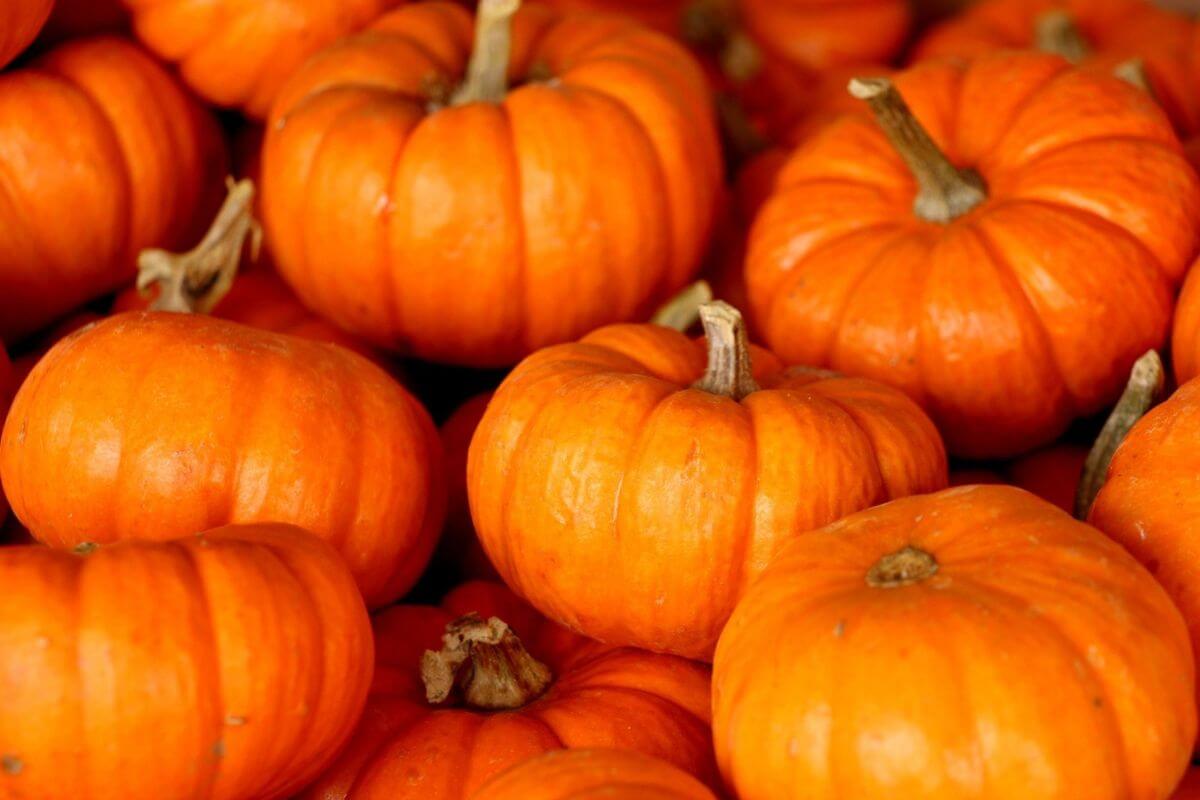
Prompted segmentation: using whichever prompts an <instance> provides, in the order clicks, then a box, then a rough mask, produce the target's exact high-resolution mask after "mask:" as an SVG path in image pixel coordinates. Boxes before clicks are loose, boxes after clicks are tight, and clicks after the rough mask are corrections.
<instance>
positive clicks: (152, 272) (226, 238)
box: [137, 179, 262, 314]
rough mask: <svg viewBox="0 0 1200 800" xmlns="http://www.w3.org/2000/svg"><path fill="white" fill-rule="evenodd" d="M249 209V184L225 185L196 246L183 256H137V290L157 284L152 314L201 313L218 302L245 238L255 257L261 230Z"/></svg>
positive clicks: (155, 253) (251, 193) (152, 252)
mask: <svg viewBox="0 0 1200 800" xmlns="http://www.w3.org/2000/svg"><path fill="white" fill-rule="evenodd" d="M253 205H254V183H253V182H252V181H250V180H248V179H243V180H240V181H238V182H237V183H233V182H232V181H230V183H229V196H228V197H226V198H225V203H224V204H223V205H222V206H221V210H220V211H219V212H218V213H217V216H216V219H214V220H213V224H212V227H210V228H209V229H208V233H206V234H205V235H204V238H203V239H202V240H201V241H200V244H198V245H196V246H195V247H194V248H192V249H191V250H189V251H188V252H186V253H168V252H167V251H166V250H158V249H149V250H143V251H142V252H141V254H140V255H138V277H137V288H138V291H141V292H145V291H147V290H148V289H149V288H150V287H151V286H154V285H157V286H158V297H156V298H155V299H154V302H152V303H151V304H150V308H151V309H152V310H154V311H176V312H180V313H185V314H190V313H199V314H207V313H208V312H209V311H211V310H212V309H213V307H214V306H215V305H216V304H217V303H219V302H220V301H221V298H222V297H224V296H225V295H226V294H227V293H228V292H229V289H230V287H232V286H233V279H234V276H235V275H237V270H238V264H239V263H241V260H242V248H243V246H244V245H245V242H246V238H247V237H250V246H251V257H252V258H257V257H258V248H259V245H260V243H261V241H262V230H261V229H260V228H259V227H258V224H257V223H256V222H255V221H254V217H253V216H252V210H253Z"/></svg>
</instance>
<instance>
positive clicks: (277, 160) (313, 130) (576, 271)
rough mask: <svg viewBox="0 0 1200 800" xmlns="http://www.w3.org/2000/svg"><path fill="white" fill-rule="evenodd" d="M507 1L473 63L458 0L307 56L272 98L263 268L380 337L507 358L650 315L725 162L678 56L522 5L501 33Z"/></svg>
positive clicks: (692, 242)
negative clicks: (268, 263)
mask: <svg viewBox="0 0 1200 800" xmlns="http://www.w3.org/2000/svg"><path fill="white" fill-rule="evenodd" d="M515 5H516V3H515V2H505V0H487V2H485V3H484V5H483V9H484V11H483V12H482V13H481V15H480V17H479V21H478V30H477V34H478V36H479V37H480V38H481V39H482V40H483V41H485V42H486V43H487V46H486V47H478V48H477V49H476V52H475V54H474V56H471V53H470V51H469V48H468V46H467V43H468V42H469V41H470V37H471V18H470V15H469V14H468V13H467V12H466V11H464V10H463V9H462V8H460V7H458V6H455V5H452V4H448V3H442V2H432V3H421V4H416V5H412V6H406V7H404V8H401V9H400V10H398V11H395V12H393V13H391V14H388V15H386V16H384V17H382V18H380V19H379V20H378V21H377V22H376V23H375V24H374V25H373V26H372V27H371V29H370V30H368V31H367V32H365V33H363V34H362V35H360V36H357V37H351V38H349V39H346V40H344V41H343V42H341V43H339V44H337V45H335V46H333V47H331V48H329V49H327V50H325V51H324V52H322V53H321V54H320V55H318V56H316V57H315V58H313V59H312V60H311V61H309V63H308V64H307V65H306V66H305V67H304V68H303V69H302V70H300V72H298V73H297V74H296V75H295V76H294V77H293V78H292V80H291V81H289V82H288V85H287V87H286V89H285V90H284V92H283V94H282V96H281V97H280V99H279V102H278V103H277V105H276V107H275V109H274V111H273V113H272V117H271V123H270V125H269V126H268V130H267V139H266V144H265V149H264V154H263V213H264V217H265V224H266V228H267V239H268V242H269V243H270V245H271V246H272V250H273V255H274V257H275V259H276V260H277V262H278V266H279V270H280V272H281V274H282V275H283V277H284V278H285V279H286V280H287V281H288V282H289V283H290V284H291V285H292V288H294V289H295V290H296V292H297V294H298V295H299V296H300V299H301V300H303V301H304V302H305V304H307V305H308V306H310V307H311V308H313V309H315V310H317V311H319V312H321V313H322V314H323V315H324V316H327V317H328V318H329V319H331V320H333V321H334V322H336V323H337V324H338V325H340V326H342V327H343V328H345V329H347V330H349V331H352V332H355V333H358V334H360V335H362V336H364V337H365V338H367V339H369V340H371V341H373V342H375V343H377V344H379V345H382V346H385V347H391V348H402V349H409V350H411V351H412V352H414V353H415V354H417V355H418V356H420V357H422V358H425V359H429V360H434V361H445V362H453V363H459V364H468V365H474V366H488V365H491V366H497V365H506V364H511V363H513V362H515V361H517V360H519V359H520V358H521V357H522V356H523V355H525V354H526V353H528V352H530V351H531V350H534V349H536V348H538V347H541V346H544V345H547V344H551V343H554V342H561V341H565V340H569V339H571V338H574V337H576V336H578V335H580V334H582V333H584V332H586V331H588V330H591V329H592V328H595V327H597V326H599V325H602V324H605V323H607V322H612V321H616V320H620V319H629V318H637V317H640V316H644V315H645V314H646V313H648V312H649V311H650V310H652V309H653V307H654V305H655V304H656V303H658V302H660V301H661V300H662V299H663V298H665V297H667V296H668V295H670V294H671V293H673V292H674V291H675V290H676V289H678V288H679V287H680V286H682V285H683V284H684V283H685V282H686V280H687V279H688V277H689V276H690V275H691V274H692V273H693V272H694V271H695V270H696V269H697V267H698V266H699V262H700V258H701V255H702V253H703V251H704V248H705V245H706V243H707V239H708V236H709V230H710V228H711V226H712V218H713V213H714V206H715V198H716V194H717V189H718V187H719V185H720V175H721V164H720V157H719V152H718V145H717V138H716V132H715V129H714V124H713V121H712V118H711V117H712V111H711V107H710V98H709V95H708V91H707V88H706V87H705V85H704V80H703V77H702V76H701V74H700V71H699V69H698V68H697V67H696V66H695V65H694V63H693V61H692V59H691V58H690V57H689V56H688V54H687V53H686V52H685V51H684V50H683V49H682V48H681V47H680V46H678V45H676V44H675V43H674V42H671V41H669V40H668V39H666V38H665V37H662V36H660V35H658V34H656V33H653V32H651V31H648V30H645V29H641V28H637V27H634V26H633V25H632V24H630V23H628V22H625V21H622V20H619V19H615V18H606V17H592V16H572V15H556V14H553V13H551V12H549V11H548V10H547V9H545V8H540V7H536V6H531V7H529V8H528V9H525V10H523V11H521V12H520V13H518V14H517V15H516V16H515V18H513V19H512V20H511V37H510V36H509V35H508V34H509V33H510V20H509V19H508V16H507V15H506V13H505V12H511V11H512V9H513V7H515ZM493 37H497V38H495V39H494V40H493ZM493 45H495V46H494V47H493ZM509 45H511V53H512V57H511V59H509V58H507V57H505V56H507V55H508V48H509ZM469 56H471V58H470V65H469V66H468V57H469ZM506 64H507V65H509V69H508V76H507V78H506V77H505V70H504V67H505V65H506ZM464 71H467V72H469V78H468V79H467V80H466V81H465V82H464V81H463V79H462V76H463V74H464ZM460 84H461V85H460ZM509 85H514V86H515V88H512V89H511V90H510V89H509V88H508V86H509ZM455 87H457V88H455ZM318 143H321V144H320V146H319V147H318Z"/></svg>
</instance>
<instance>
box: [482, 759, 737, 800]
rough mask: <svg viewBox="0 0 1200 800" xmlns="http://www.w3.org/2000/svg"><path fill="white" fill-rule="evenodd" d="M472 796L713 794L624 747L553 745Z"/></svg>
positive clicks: (702, 797) (530, 799)
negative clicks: (555, 747)
mask: <svg viewBox="0 0 1200 800" xmlns="http://www.w3.org/2000/svg"><path fill="white" fill-rule="evenodd" d="M473 797H475V798H477V800H582V798H588V797H613V798H620V799H621V800H715V796H714V795H713V793H712V792H710V791H709V790H708V789H707V788H705V786H704V784H702V783H700V782H699V781H698V780H696V779H695V778H693V777H692V776H691V775H688V774H687V773H686V772H682V771H680V770H679V769H677V768H675V767H672V766H671V765H670V764H667V763H665V762H662V761H659V760H658V759H654V758H650V757H649V756H645V755H642V754H640V753H631V752H628V751H624V750H557V751H554V752H551V753H547V754H546V755H544V756H538V757H537V758H533V759H530V760H529V761H526V762H524V763H523V764H520V765H519V766H516V767H513V768H512V769H510V770H509V771H508V772H505V773H503V774H502V775H500V776H498V777H497V778H496V779H495V780H493V781H490V782H489V783H488V784H487V785H486V786H484V787H483V788H482V789H480V790H479V791H478V792H476V793H475V794H474V795H473Z"/></svg>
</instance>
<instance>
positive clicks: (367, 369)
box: [0, 312, 445, 607]
mask: <svg viewBox="0 0 1200 800" xmlns="http://www.w3.org/2000/svg"><path fill="white" fill-rule="evenodd" d="M441 458H442V457H441V447H440V444H439V442H438V441H437V431H436V429H435V428H434V427H433V423H432V422H431V421H430V419H429V415H428V414H427V413H426V412H425V410H424V409H423V408H422V407H421V406H420V404H419V403H418V402H417V401H416V400H415V399H414V398H413V397H412V396H411V395H410V394H409V393H408V392H407V391H405V390H404V388H403V387H401V386H400V385H399V384H398V383H396V382H395V381H394V380H392V379H391V378H390V377H389V376H388V375H387V374H386V373H384V372H383V370H381V369H380V368H379V367H377V366H375V365H374V364H372V363H371V362H369V361H367V360H366V359H364V358H362V357H361V356H358V355H356V354H354V353H351V352H349V351H347V350H344V349H342V348H337V347H331V346H329V345H326V344H322V343H318V342H310V341H307V340H304V339H298V338H295V337H291V336H284V335H281V334H275V333H270V332H267V331H261V330H257V329H254V328H248V327H245V326H243V325H237V324H235V323H232V322H226V321H224V320H217V319H212V318H209V317H201V316H195V315H188V314H171V313H152V312H134V313H129V314H120V315H117V316H115V317H109V318H108V319H106V320H104V321H102V322H99V323H97V324H95V325H93V326H90V327H87V328H84V329H82V330H80V331H78V332H76V333H75V334H72V335H71V336H69V337H67V338H66V339H63V340H62V341H61V342H60V343H59V344H57V345H56V346H55V347H54V348H53V349H52V350H51V351H50V352H49V353H48V354H47V355H46V356H45V357H44V358H43V359H42V361H41V362H40V363H39V364H38V365H37V366H36V367H35V368H34V370H33V372H32V373H31V374H30V376H29V378H28V379H27V380H26V381H25V383H24V385H23V386H22V387H21V389H20V391H18V393H17V397H16V399H15V400H14V402H13V409H12V412H11V413H10V414H9V419H8V423H7V424H6V425H5V428H4V435H3V438H2V439H0V478H3V483H4V490H5V492H6V493H7V494H8V497H9V501H10V502H11V503H12V506H13V511H14V513H16V515H17V516H18V517H19V518H20V520H21V521H22V522H23V523H25V525H26V526H27V527H28V528H29V529H30V530H31V531H32V532H33V533H34V535H35V536H36V537H37V538H38V539H39V540H40V541H43V542H45V543H46V544H49V545H52V546H55V547H74V546H75V545H77V544H79V543H80V542H84V541H90V542H100V543H106V542H113V541H118V540H122V539H164V538H172V537H174V536H181V535H184V533H185V532H187V531H194V530H201V529H203V528H207V527H211V526H214V525H221V524H228V523H239V522H262V521H280V522H288V523H292V524H296V525H300V526H302V527H304V528H306V529H307V530H311V531H312V532H313V533H316V534H317V535H319V536H321V537H323V538H326V539H328V540H329V541H331V542H332V543H333V544H334V546H335V547H336V549H337V550H338V552H339V553H340V554H341V555H342V556H343V557H344V558H345V559H346V560H347V562H348V564H349V565H350V570H351V572H352V573H353V574H354V576H355V579H356V580H357V581H358V584H359V587H360V588H361V589H362V592H363V595H364V596H365V597H366V599H367V604H368V605H370V606H372V607H374V606H378V605H381V604H384V603H386V602H389V601H391V600H394V599H395V598H397V597H398V596H400V595H401V594H403V593H404V592H405V591H407V590H408V589H409V588H410V587H411V586H412V584H413V583H414V582H415V581H416V578H417V576H418V575H420V573H421V571H422V569H424V567H425V564H426V562H427V561H428V560H429V555H430V552H431V551H432V549H433V545H434V542H435V539H436V537H437V532H438V530H439V528H440V526H441V523H442V515H443V513H444V503H445V496H444V492H445V484H444V477H443V475H442V463H441Z"/></svg>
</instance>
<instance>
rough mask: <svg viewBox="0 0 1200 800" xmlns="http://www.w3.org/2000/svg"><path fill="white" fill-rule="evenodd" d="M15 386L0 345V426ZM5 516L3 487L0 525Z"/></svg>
mask: <svg viewBox="0 0 1200 800" xmlns="http://www.w3.org/2000/svg"><path fill="white" fill-rule="evenodd" d="M16 386H17V376H16V370H15V369H13V365H12V362H11V361H9V360H8V353H6V352H4V345H3V344H0V425H3V422H2V420H3V419H4V418H5V417H6V416H7V415H8V403H9V400H11V399H12V395H13V392H14V391H16ZM7 516H8V503H7V502H5V500H4V490H3V487H0V525H3V524H4V518H5V517H7Z"/></svg>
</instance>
